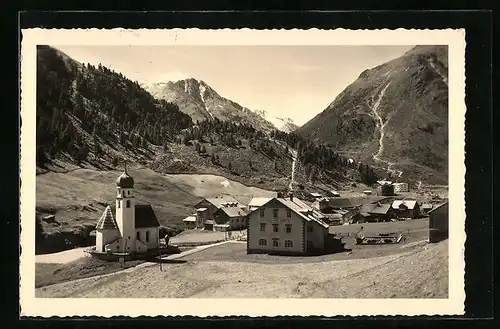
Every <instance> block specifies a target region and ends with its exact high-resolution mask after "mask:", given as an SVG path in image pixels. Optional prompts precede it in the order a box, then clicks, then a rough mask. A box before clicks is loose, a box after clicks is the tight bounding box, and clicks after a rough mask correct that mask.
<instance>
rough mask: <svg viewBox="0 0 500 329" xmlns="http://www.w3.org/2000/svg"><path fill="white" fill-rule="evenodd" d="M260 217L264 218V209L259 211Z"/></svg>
mask: <svg viewBox="0 0 500 329" xmlns="http://www.w3.org/2000/svg"><path fill="white" fill-rule="evenodd" d="M260 217H264V209H261V210H260Z"/></svg>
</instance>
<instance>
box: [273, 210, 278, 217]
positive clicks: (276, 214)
mask: <svg viewBox="0 0 500 329" xmlns="http://www.w3.org/2000/svg"><path fill="white" fill-rule="evenodd" d="M273 217H274V218H278V209H273Z"/></svg>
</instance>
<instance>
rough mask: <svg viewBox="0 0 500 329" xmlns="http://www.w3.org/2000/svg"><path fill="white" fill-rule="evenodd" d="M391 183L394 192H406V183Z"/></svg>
mask: <svg viewBox="0 0 500 329" xmlns="http://www.w3.org/2000/svg"><path fill="white" fill-rule="evenodd" d="M392 185H394V192H395V193H401V192H408V183H394V184H392Z"/></svg>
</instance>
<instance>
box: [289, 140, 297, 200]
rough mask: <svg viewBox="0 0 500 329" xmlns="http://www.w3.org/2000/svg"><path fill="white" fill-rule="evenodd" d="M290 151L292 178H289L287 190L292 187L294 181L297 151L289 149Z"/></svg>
mask: <svg viewBox="0 0 500 329" xmlns="http://www.w3.org/2000/svg"><path fill="white" fill-rule="evenodd" d="M290 153H291V154H292V158H293V162H292V178H291V179H290V185H289V187H288V188H289V190H290V191H291V190H292V189H293V183H294V181H295V164H296V163H297V151H296V150H292V149H290Z"/></svg>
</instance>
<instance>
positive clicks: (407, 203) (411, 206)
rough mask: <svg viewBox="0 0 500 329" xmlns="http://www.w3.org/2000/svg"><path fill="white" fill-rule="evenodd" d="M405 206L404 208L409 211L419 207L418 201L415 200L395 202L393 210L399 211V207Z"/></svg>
mask: <svg viewBox="0 0 500 329" xmlns="http://www.w3.org/2000/svg"><path fill="white" fill-rule="evenodd" d="M401 205H403V206H404V207H406V208H407V209H410V210H411V209H414V208H415V206H416V205H417V201H415V200H395V201H394V202H393V203H392V208H394V209H399V207H400V206H401Z"/></svg>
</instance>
